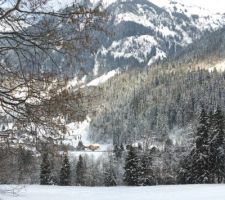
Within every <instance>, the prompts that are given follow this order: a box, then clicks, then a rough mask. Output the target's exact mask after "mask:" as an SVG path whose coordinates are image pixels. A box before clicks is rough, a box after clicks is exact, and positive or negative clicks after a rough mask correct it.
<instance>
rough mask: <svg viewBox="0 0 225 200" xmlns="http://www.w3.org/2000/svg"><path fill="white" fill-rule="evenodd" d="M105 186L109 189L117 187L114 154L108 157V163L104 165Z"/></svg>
mask: <svg viewBox="0 0 225 200" xmlns="http://www.w3.org/2000/svg"><path fill="white" fill-rule="evenodd" d="M104 185H105V186H108V187H109V186H116V185H117V183H116V173H115V155H114V154H111V155H110V154H109V155H108V161H107V162H106V163H105V165H104Z"/></svg>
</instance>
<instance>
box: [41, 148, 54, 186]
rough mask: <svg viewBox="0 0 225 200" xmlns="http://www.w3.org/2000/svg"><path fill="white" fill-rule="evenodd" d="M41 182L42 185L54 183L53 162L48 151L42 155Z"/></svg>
mask: <svg viewBox="0 0 225 200" xmlns="http://www.w3.org/2000/svg"><path fill="white" fill-rule="evenodd" d="M40 184H41V185H51V184H52V176H51V164H50V161H49V158H48V153H47V152H45V153H44V154H43V157H42V162H41V172H40Z"/></svg>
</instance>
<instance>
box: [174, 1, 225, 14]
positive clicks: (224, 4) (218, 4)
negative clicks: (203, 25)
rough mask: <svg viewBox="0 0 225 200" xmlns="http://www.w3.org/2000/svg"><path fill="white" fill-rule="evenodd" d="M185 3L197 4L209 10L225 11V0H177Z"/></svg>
mask: <svg viewBox="0 0 225 200" xmlns="http://www.w3.org/2000/svg"><path fill="white" fill-rule="evenodd" d="M177 1H178V2H182V3H183V4H189V5H196V6H200V7H203V8H207V9H208V10H211V11H215V12H221V13H225V0H177Z"/></svg>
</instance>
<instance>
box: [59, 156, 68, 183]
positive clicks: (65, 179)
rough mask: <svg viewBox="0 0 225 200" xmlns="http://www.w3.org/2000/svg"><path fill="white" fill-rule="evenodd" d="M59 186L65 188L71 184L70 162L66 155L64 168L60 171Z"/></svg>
mask: <svg viewBox="0 0 225 200" xmlns="http://www.w3.org/2000/svg"><path fill="white" fill-rule="evenodd" d="M59 184H60V185H64V186H68V185H70V184H71V171H70V162H69V159H68V156H67V155H66V154H65V155H64V159H63V163H62V168H61V170H60V177H59Z"/></svg>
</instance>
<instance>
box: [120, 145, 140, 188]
mask: <svg viewBox="0 0 225 200" xmlns="http://www.w3.org/2000/svg"><path fill="white" fill-rule="evenodd" d="M124 169H125V173H124V181H125V182H126V183H127V185H129V186H138V185H140V177H141V173H142V172H141V170H140V159H139V157H138V155H137V152H136V150H135V149H134V148H133V147H132V146H130V148H129V151H128V154H127V157H126V160H125V167H124Z"/></svg>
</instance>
